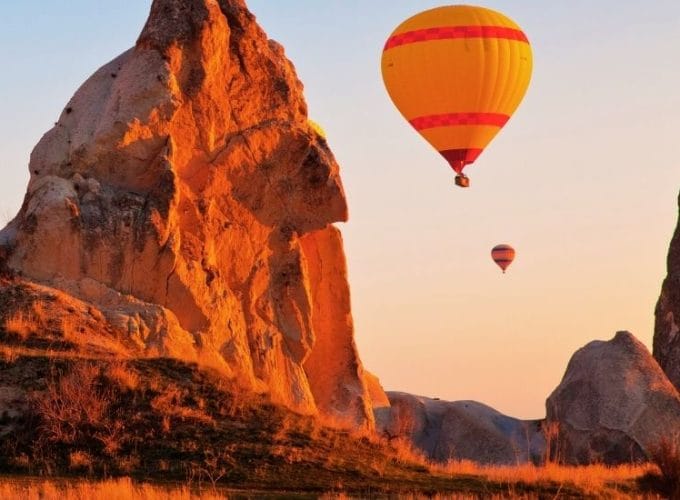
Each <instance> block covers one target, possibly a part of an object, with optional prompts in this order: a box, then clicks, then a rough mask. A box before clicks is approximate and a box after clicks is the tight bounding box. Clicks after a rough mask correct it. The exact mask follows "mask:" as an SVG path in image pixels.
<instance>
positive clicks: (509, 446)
mask: <svg viewBox="0 0 680 500" xmlns="http://www.w3.org/2000/svg"><path fill="white" fill-rule="evenodd" d="M387 395H388V397H389V401H390V407H389V408H377V409H376V417H377V418H376V420H377V426H378V430H379V431H380V432H382V433H383V435H385V436H386V437H387V438H388V439H391V440H392V439H401V440H404V441H406V442H407V443H410V444H412V445H413V447H414V448H415V449H417V450H419V451H420V452H422V453H423V454H424V455H425V456H427V457H428V458H430V459H432V460H434V461H437V462H444V463H446V462H448V461H450V460H472V461H474V462H477V463H481V464H497V465H501V464H504V465H516V464H519V463H526V462H528V461H532V462H535V463H539V462H541V461H542V460H543V459H544V454H545V439H544V433H543V428H542V423H541V422H540V421H537V420H518V419H516V418H512V417H508V416H507V415H503V414H502V413H500V412H498V411H496V410H494V409H493V408H491V407H489V406H487V405H484V404H482V403H478V402H476V401H440V400H438V399H432V398H426V397H422V396H414V395H412V394H406V393H403V392H388V393H387Z"/></svg>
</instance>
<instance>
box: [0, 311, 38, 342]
mask: <svg viewBox="0 0 680 500" xmlns="http://www.w3.org/2000/svg"><path fill="white" fill-rule="evenodd" d="M35 323H36V319H35V317H34V316H33V314H32V312H25V311H18V312H15V313H14V314H12V315H10V316H8V317H7V318H6V319H5V324H4V325H2V326H3V328H4V330H5V331H6V332H7V333H9V334H10V335H15V336H16V337H18V338H19V339H20V340H22V341H25V340H26V339H27V338H28V337H29V336H30V335H31V333H32V332H33V330H34V328H35Z"/></svg>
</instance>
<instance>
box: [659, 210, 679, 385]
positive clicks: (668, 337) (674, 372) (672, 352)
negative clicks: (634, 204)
mask: <svg viewBox="0 0 680 500" xmlns="http://www.w3.org/2000/svg"><path fill="white" fill-rule="evenodd" d="M678 203H679V204H680V199H679V200H678ZM667 265H668V274H667V276H666V279H665V280H664V282H663V286H662V287H661V296H660V297H659V301H658V302H657V304H656V311H655V315H656V322H655V326H654V357H655V358H656V360H657V361H658V362H659V364H660V365H661V368H663V370H664V371H665V372H666V375H668V378H669V379H670V380H671V382H673V384H674V385H675V387H676V388H680V335H678V334H680V222H679V223H678V226H677V228H676V229H675V234H674V235H673V239H672V240H671V245H670V249H669V250H668V263H667Z"/></svg>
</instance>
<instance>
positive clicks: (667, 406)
mask: <svg viewBox="0 0 680 500" xmlns="http://www.w3.org/2000/svg"><path fill="white" fill-rule="evenodd" d="M546 406H547V420H548V422H557V424H558V426H559V439H558V441H557V443H558V447H559V448H560V449H558V450H557V453H558V455H559V456H560V457H561V458H562V459H564V460H565V461H567V462H570V463H593V462H604V463H607V464H614V463H622V462H630V461H636V460H642V459H644V458H645V457H646V455H647V454H648V453H649V452H650V451H651V450H653V448H654V447H655V446H657V445H658V444H659V443H660V441H661V440H662V439H663V438H670V437H672V436H673V435H674V432H676V431H677V429H678V425H679V424H680V396H679V395H678V392H677V391H676V389H675V388H674V387H673V384H671V383H670V381H669V380H668V379H667V378H666V376H665V374H664V372H663V371H662V370H661V367H660V366H659V365H658V364H657V362H656V361H655V360H654V358H653V357H652V356H651V354H650V353H649V351H647V349H646V348H645V346H644V345H642V344H641V343H640V342H639V341H638V340H636V339H635V337H633V335H631V334H630V333H628V332H618V333H617V334H616V336H615V337H614V338H613V339H612V340H609V341H607V342H604V341H594V342H590V343H589V344H587V345H586V346H585V347H583V348H581V349H579V350H578V351H577V352H576V353H575V354H574V356H573V357H572V358H571V360H570V361H569V364H568V366H567V370H566V373H565V375H564V378H563V379H562V382H561V383H560V385H559V386H558V387H557V388H556V389H555V390H554V391H553V393H552V394H551V395H550V397H549V398H548V401H547V403H546Z"/></svg>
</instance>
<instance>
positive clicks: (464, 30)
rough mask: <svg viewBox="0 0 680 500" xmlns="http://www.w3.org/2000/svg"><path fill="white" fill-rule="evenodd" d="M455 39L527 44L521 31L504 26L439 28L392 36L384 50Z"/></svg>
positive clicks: (527, 41)
mask: <svg viewBox="0 0 680 500" xmlns="http://www.w3.org/2000/svg"><path fill="white" fill-rule="evenodd" d="M457 38H501V39H504V40H515V41H518V42H526V43H529V40H528V39H527V37H526V35H525V34H524V33H523V32H522V31H521V30H518V29H514V28H507V27H505V26H440V27H437V28H425V29H420V30H413V31H407V32H405V33H399V34H397V35H392V36H391V37H390V38H388V39H387V43H385V49H384V50H389V49H393V48H394V47H399V46H401V45H408V44H411V43H418V42H429V41H430V40H453V39H457Z"/></svg>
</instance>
